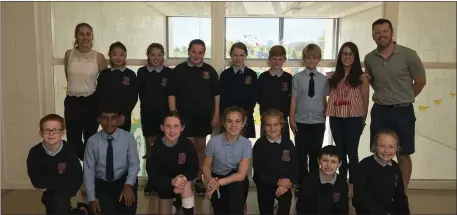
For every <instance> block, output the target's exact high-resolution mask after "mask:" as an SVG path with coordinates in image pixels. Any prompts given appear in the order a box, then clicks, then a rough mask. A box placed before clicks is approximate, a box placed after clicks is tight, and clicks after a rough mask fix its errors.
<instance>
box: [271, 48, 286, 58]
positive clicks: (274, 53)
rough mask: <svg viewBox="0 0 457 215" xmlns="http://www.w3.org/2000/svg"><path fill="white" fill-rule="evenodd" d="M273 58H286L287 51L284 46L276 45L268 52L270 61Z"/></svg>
mask: <svg viewBox="0 0 457 215" xmlns="http://www.w3.org/2000/svg"><path fill="white" fill-rule="evenodd" d="M272 57H284V58H285V57H286V49H285V48H284V46H281V45H275V46H273V47H271V49H270V51H269V52H268V59H271V58H272Z"/></svg>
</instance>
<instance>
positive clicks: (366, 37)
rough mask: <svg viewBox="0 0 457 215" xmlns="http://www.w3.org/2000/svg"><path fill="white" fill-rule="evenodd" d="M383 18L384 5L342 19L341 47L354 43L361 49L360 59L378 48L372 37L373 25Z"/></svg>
mask: <svg viewBox="0 0 457 215" xmlns="http://www.w3.org/2000/svg"><path fill="white" fill-rule="evenodd" d="M381 17H382V5H380V6H376V7H373V8H370V9H368V10H364V11H360V12H358V13H355V14H351V15H349V16H345V17H343V18H341V19H340V39H339V45H340V46H341V45H342V44H343V43H345V42H353V43H355V44H356V45H357V47H358V48H359V53H360V58H361V60H363V57H364V56H365V55H366V54H368V53H369V52H370V51H372V50H373V49H374V48H376V44H375V43H374V42H373V39H372V37H371V24H372V23H373V21H374V20H376V19H379V18H381Z"/></svg>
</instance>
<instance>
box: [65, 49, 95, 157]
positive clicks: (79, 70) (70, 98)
mask: <svg viewBox="0 0 457 215" xmlns="http://www.w3.org/2000/svg"><path fill="white" fill-rule="evenodd" d="M97 53H98V52H97V51H95V50H92V51H90V52H89V53H84V54H83V53H80V52H79V51H78V50H77V49H73V50H72V51H71V54H70V56H69V58H68V66H67V82H68V84H67V96H66V97H65V100H64V117H65V127H66V128H67V140H68V143H70V144H73V145H74V146H75V147H76V150H77V152H78V158H79V159H80V160H84V147H85V144H86V143H87V140H88V139H89V138H90V137H91V136H92V135H94V134H95V133H97V130H98V126H99V123H98V120H97V117H98V114H97V110H98V108H97V98H96V94H97V93H96V88H97V76H98V74H99V71H100V70H99V67H98V62H97ZM81 139H84V142H83V141H82V140H81Z"/></svg>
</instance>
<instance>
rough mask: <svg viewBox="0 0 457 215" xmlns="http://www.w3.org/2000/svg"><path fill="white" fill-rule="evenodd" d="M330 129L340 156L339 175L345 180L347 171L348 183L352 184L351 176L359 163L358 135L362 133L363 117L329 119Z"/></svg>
mask: <svg viewBox="0 0 457 215" xmlns="http://www.w3.org/2000/svg"><path fill="white" fill-rule="evenodd" d="M330 129H331V130H332V136H333V140H334V141H335V146H336V147H337V148H338V151H339V153H340V155H341V160H342V162H341V166H340V168H339V172H340V175H341V176H342V177H343V178H345V179H347V174H348V169H349V183H352V174H353V173H354V170H355V168H356V166H357V164H358V163H359V152H358V150H359V141H360V135H362V131H363V117H349V118H339V117H330ZM348 157H349V165H348V159H347V158H348Z"/></svg>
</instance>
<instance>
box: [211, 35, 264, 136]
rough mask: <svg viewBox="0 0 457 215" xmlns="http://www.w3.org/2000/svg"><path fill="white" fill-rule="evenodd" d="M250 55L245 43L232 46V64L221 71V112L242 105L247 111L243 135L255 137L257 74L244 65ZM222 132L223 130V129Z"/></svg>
mask: <svg viewBox="0 0 457 215" xmlns="http://www.w3.org/2000/svg"><path fill="white" fill-rule="evenodd" d="M247 55H248V49H247V47H246V45H245V44H243V43H241V42H238V43H235V44H233V45H232V47H231V48H230V57H231V58H232V66H231V67H230V68H228V69H226V70H224V71H223V72H222V73H221V77H220V86H221V92H220V93H221V95H220V97H221V105H220V113H221V114H222V113H224V111H225V109H226V108H228V107H231V106H239V107H242V108H243V109H244V110H245V111H246V113H247V120H246V126H245V127H244V129H243V133H242V134H243V136H244V137H246V138H255V136H256V134H255V125H254V116H253V115H254V107H255V104H256V102H257V94H258V91H257V90H258V89H257V74H256V73H255V72H254V70H252V69H250V68H248V67H246V66H245V65H244V60H245V59H246V56H247ZM221 132H222V131H221Z"/></svg>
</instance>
